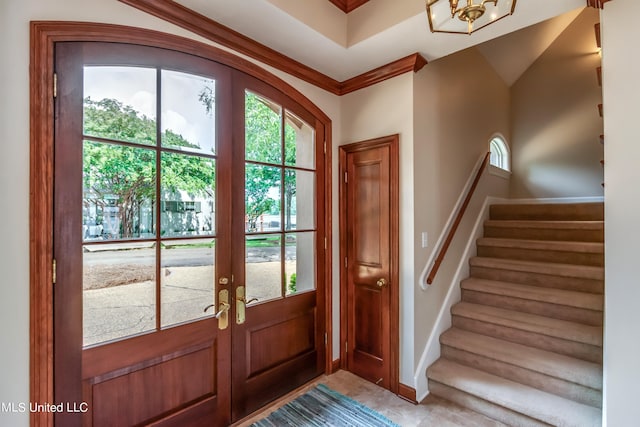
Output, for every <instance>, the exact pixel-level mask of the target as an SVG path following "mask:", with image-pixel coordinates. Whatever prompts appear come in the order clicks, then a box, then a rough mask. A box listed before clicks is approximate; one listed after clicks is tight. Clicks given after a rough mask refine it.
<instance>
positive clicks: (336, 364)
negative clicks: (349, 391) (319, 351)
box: [329, 358, 340, 374]
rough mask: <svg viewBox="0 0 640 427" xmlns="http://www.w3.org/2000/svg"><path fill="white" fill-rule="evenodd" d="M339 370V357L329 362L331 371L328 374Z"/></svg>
mask: <svg viewBox="0 0 640 427" xmlns="http://www.w3.org/2000/svg"><path fill="white" fill-rule="evenodd" d="M339 370H340V359H339V358H338V359H336V360H334V361H332V362H331V372H329V374H333V373H334V372H338V371H339Z"/></svg>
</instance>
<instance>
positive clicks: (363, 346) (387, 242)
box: [340, 136, 399, 393]
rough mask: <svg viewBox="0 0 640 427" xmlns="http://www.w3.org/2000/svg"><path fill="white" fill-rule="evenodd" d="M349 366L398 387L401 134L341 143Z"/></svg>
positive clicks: (346, 357)
mask: <svg viewBox="0 0 640 427" xmlns="http://www.w3.org/2000/svg"><path fill="white" fill-rule="evenodd" d="M340 165H341V173H342V177H341V229H342V230H344V233H343V236H342V237H343V238H342V240H341V254H342V256H343V257H344V263H343V269H342V280H341V295H342V299H343V303H342V327H341V331H342V332H341V338H342V346H341V348H342V354H343V355H344V360H345V361H346V363H345V368H346V369H347V370H349V371H351V372H353V373H355V374H357V375H359V376H361V377H363V378H365V379H367V380H369V381H371V382H373V383H375V384H378V385H380V386H381V387H384V388H387V389H389V390H391V391H393V392H395V393H397V392H398V386H399V379H398V350H399V348H398V345H399V344H398V343H399V340H398V334H399V327H398V323H399V318H398V317H399V314H398V304H399V302H398V297H399V283H398V215H399V214H398V138H397V136H390V137H384V138H379V139H375V140H371V141H365V142H361V143H355V144H350V145H346V146H342V147H340Z"/></svg>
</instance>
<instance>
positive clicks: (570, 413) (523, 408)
mask: <svg viewBox="0 0 640 427" xmlns="http://www.w3.org/2000/svg"><path fill="white" fill-rule="evenodd" d="M427 376H428V377H429V379H430V380H433V381H436V382H439V383H442V384H445V385H447V386H449V387H452V388H455V389H458V390H462V391H464V392H465V393H468V394H470V395H473V396H476V397H478V398H481V399H484V400H485V401H487V402H488V404H494V405H498V406H501V407H504V408H508V409H511V410H513V411H516V412H519V413H522V414H525V415H527V416H529V417H531V418H533V419H536V420H540V421H543V422H545V423H548V424H551V425H555V426H567V427H568V426H576V427H589V426H600V425H601V419H602V411H601V410H599V409H598V408H594V407H592V406H588V405H583V404H581V403H577V402H574V401H572V400H568V399H565V398H562V397H559V396H556V395H553V394H550V393H546V392H543V391H540V390H537V389H535V388H532V387H528V386H526V385H523V384H519V383H517V382H513V381H510V380H507V379H504V378H500V377H498V376H495V375H492V374H488V373H486V372H482V371H479V370H477V369H474V368H471V367H468V366H464V365H460V364H458V363H455V362H452V361H449V360H446V359H439V360H438V361H437V362H435V363H434V364H433V365H431V366H430V367H429V369H428V371H427Z"/></svg>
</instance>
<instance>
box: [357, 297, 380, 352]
mask: <svg viewBox="0 0 640 427" xmlns="http://www.w3.org/2000/svg"><path fill="white" fill-rule="evenodd" d="M354 301H357V304H355V307H354V309H355V316H354V324H355V325H357V328H356V332H355V334H354V335H355V343H354V345H355V346H354V353H355V354H354V357H356V356H358V355H360V356H364V355H367V356H369V357H370V358H373V359H375V360H376V361H377V362H378V363H380V362H381V361H382V358H383V356H384V354H383V349H382V347H383V337H382V336H381V334H380V331H381V330H382V322H383V311H382V310H383V308H384V306H383V302H382V292H380V290H379V289H373V288H371V287H368V286H358V287H357V288H356V290H355V293H354Z"/></svg>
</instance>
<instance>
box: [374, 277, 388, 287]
mask: <svg viewBox="0 0 640 427" xmlns="http://www.w3.org/2000/svg"><path fill="white" fill-rule="evenodd" d="M376 285H378V287H379V288H384V287H385V286H387V279H385V278H384V277H381V278H379V279H378V281H377V282H376Z"/></svg>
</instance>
